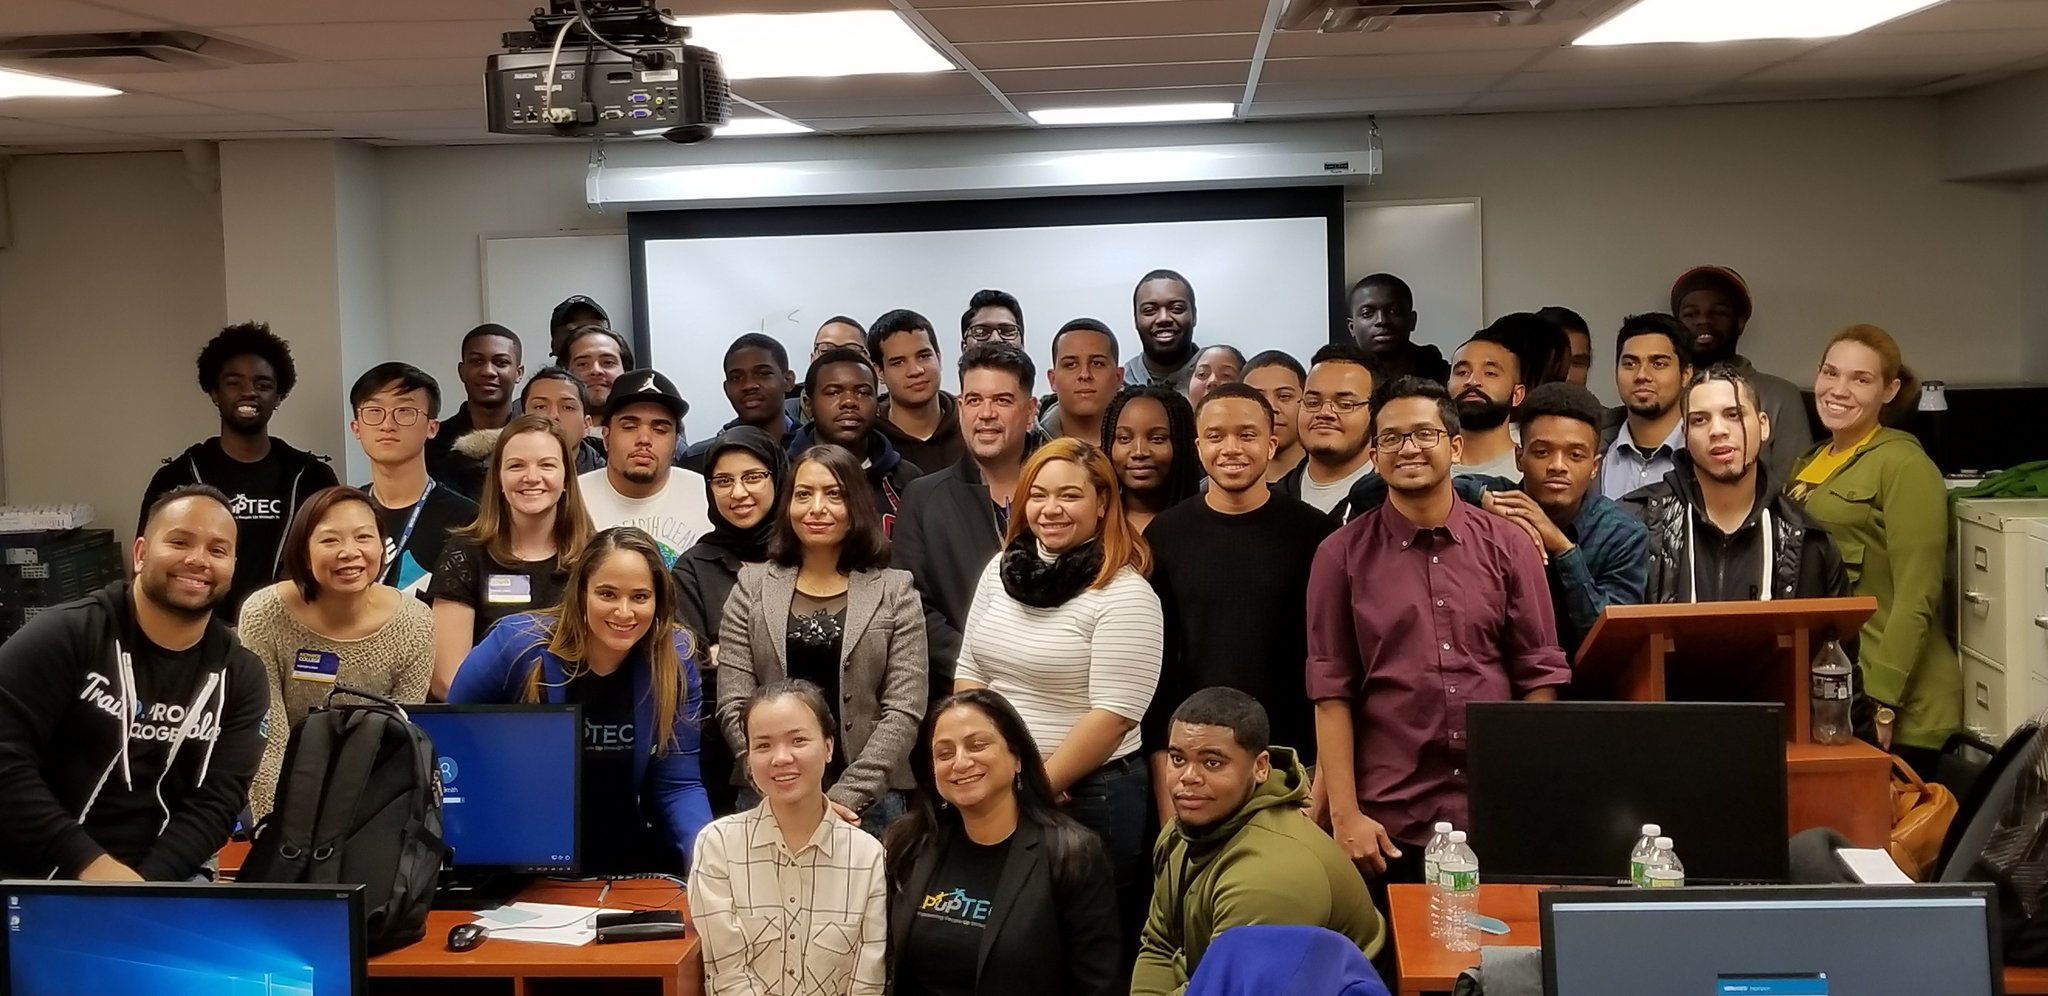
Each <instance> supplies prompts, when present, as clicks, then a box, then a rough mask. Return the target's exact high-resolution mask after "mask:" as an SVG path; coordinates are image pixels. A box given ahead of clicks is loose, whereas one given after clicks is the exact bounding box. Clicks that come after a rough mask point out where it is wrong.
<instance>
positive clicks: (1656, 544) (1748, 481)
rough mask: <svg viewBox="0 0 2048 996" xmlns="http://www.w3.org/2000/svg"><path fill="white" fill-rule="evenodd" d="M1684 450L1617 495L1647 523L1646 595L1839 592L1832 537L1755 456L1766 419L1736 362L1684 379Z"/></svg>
mask: <svg viewBox="0 0 2048 996" xmlns="http://www.w3.org/2000/svg"><path fill="white" fill-rule="evenodd" d="M1684 399H1685V400H1684V402H1683V406H1682V411H1683V412H1684V421H1685V453H1684V454H1683V455H1681V456H1680V457H1679V458H1678V460H1677V465H1676V466H1675V467H1673V468H1672V470H1671V472H1670V473H1668V474H1665V475H1664V480H1662V481H1660V482H1658V483H1656V484H1652V485H1650V486H1649V487H1647V488H1643V489H1642V490H1640V491H1637V492H1635V493H1633V494H1631V495H1629V496H1628V497H1627V498H1624V499H1622V507H1624V508H1626V509H1627V510H1628V511H1629V512H1630V513H1631V514H1633V515H1634V516H1635V517H1636V518H1637V519H1639V520H1641V521H1642V523H1643V524H1644V525H1645V526H1648V527H1649V529H1650V559H1649V563H1650V576H1649V581H1648V584H1647V587H1646V588H1645V591H1644V600H1645V601H1647V602H1652V603H1656V602H1745V601H1757V600H1770V599H1777V598H1829V597H1835V596H1841V595H1847V594H1849V578H1848V575H1847V573H1846V572H1845V571H1844V569H1843V567H1842V557H1841V554H1840V553H1839V552H1837V551H1836V550H1835V544H1834V542H1833V541H1832V540H1830V539H1829V538H1828V535H1827V533H1826V532H1825V531H1824V530H1822V529H1821V528H1820V527H1819V526H1818V525H1816V524H1814V523H1812V522H1810V521H1808V520H1807V518H1806V515H1805V513H1804V512H1802V511H1800V509H1799V506H1798V505H1796V504H1794V503H1793V502H1792V500H1791V499H1789V498H1786V497H1785V493H1784V491H1783V490H1782V489H1780V488H1779V487H1778V484H1777V482H1776V481H1774V480H1772V479H1771V476H1770V474H1769V473H1768V472H1767V471H1766V470H1765V468H1764V467H1763V466H1762V465H1761V463H1760V459H1759V458H1760V456H1761V454H1762V453H1763V450H1764V447H1765V446H1766V445H1768V444H1769V442H1770V437H1771V433H1772V431H1773V424H1772V422H1771V418H1770V416H1769V415H1768V414H1766V413H1765V412H1763V410H1762V409H1761V408H1760V407H1759V406H1758V403H1757V393H1756V389H1755V388H1753V387H1751V386H1750V383H1749V381H1748V379H1746V378H1745V377H1744V375H1743V373H1742V371H1741V370H1738V369H1736V368H1735V366H1734V365H1732V364H1727V363H1719V364H1715V365H1714V366H1711V367H1708V368H1707V369H1706V370H1704V371H1702V372H1701V373H1699V374H1697V375H1695V376H1694V377H1693V379H1692V380H1691V382H1690V383H1688V384H1687V385H1686V389H1685V394H1684Z"/></svg>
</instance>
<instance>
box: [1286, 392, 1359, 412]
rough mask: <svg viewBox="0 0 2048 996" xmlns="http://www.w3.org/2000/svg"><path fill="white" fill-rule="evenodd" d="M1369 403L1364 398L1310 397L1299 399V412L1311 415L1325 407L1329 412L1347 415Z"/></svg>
mask: <svg viewBox="0 0 2048 996" xmlns="http://www.w3.org/2000/svg"><path fill="white" fill-rule="evenodd" d="M1371 403H1372V402H1370V401H1367V400H1365V399H1364V398H1324V397H1319V396H1316V395H1310V396H1308V397H1305V398H1302V399H1301V410H1302V411H1305V412H1308V413H1309V414H1311V415H1313V414H1315V413H1316V412H1319V411H1322V410H1323V407H1324V406H1325V405H1327V406H1329V408H1330V410H1331V411H1334V412H1336V413H1337V414H1339V415H1349V414H1351V413H1352V412H1355V411H1357V410H1359V409H1360V408H1364V407H1365V406H1366V405H1369V404H1371Z"/></svg>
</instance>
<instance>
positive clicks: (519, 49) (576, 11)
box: [484, 0, 732, 144]
mask: <svg viewBox="0 0 2048 996" xmlns="http://www.w3.org/2000/svg"><path fill="white" fill-rule="evenodd" d="M531 23H532V24H533V30H531V31H509V32H506V33H505V36H504V44H505V48H506V49H507V51H505V52H504V53H502V54H499V55H494V56H491V59H490V63H489V65H488V67H487V68H486V69H485V72H484V87H485V99H486V103H487V105H488V107H489V113H490V118H489V121H490V130H491V132H492V133H494V134H498V135H553V136H562V137H568V138H583V137H588V136H606V135H655V134H658V135H660V136H662V137H663V138H666V139H668V140H669V141H671V142H680V143H683V144H689V143H692V142H701V141H703V140H705V139H707V138H710V137H711V134H712V130H713V129H714V128H716V127H718V126H719V125H722V124H724V123H726V121H727V120H728V119H729V118H730V117H731V115H732V90H731V88H730V87H729V86H728V85H727V83H726V79H725V70H724V68H723V67H722V66H721V65H720V64H719V61H718V53H716V52H713V51H711V50H710V49H706V48H700V47H698V46H696V45H690V44H686V41H687V39H688V38H689V29H687V28H685V27H682V26H681V25H678V24H676V23H674V21H673V20H672V19H671V18H670V16H669V14H668V12H667V11H665V10H656V9H655V8H654V7H653V6H651V5H650V4H649V3H648V2H647V0H552V7H551V8H549V9H539V8H536V9H535V10H534V12H533V17H532V18H531Z"/></svg>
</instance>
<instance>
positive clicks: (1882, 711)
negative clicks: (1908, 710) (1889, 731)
mask: <svg viewBox="0 0 2048 996" xmlns="http://www.w3.org/2000/svg"><path fill="white" fill-rule="evenodd" d="M1898 718H1899V714H1898V712H1896V711H1895V710H1893V709H1892V707H1891V706H1888V705H1881V706H1878V707H1877V725H1879V726H1890V725H1892V723H1893V722H1894V721H1895V720H1897V719H1898Z"/></svg>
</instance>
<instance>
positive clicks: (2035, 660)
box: [1955, 498, 2048, 740]
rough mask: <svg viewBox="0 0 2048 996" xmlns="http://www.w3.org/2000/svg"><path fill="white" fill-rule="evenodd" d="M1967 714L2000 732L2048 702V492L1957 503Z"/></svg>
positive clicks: (1995, 735) (1999, 735)
mask: <svg viewBox="0 0 2048 996" xmlns="http://www.w3.org/2000/svg"><path fill="white" fill-rule="evenodd" d="M1955 515H1956V547H1955V549H1956V606H1955V609H1956V623H1957V625H1956V628H1957V631H1958V632H1957V644H1958V647H1959V649H1960V650H1961V651H1962V654H1961V656H1962V665H1963V721H1964V722H1965V723H1966V724H1967V725H1969V726H1971V727H1973V728H1975V729H1977V730H1978V731H1980V732H1982V733H1984V734H1987V735H1988V736H1990V737H1991V738H1992V739H1993V740H2000V739H2003V738H2004V737H2005V735H2006V734H2007V733H2010V732H2012V729H2013V727H2015V726H2018V725H2019V724H2020V723H2021V722H2023V721H2024V720H2026V719H2028V718H2029V717H2032V716H2035V715H2038V714H2040V713H2041V712H2042V711H2043V710H2048V499H2033V498H1984V499H1966V500H1963V501H1958V502H1956V503H1955Z"/></svg>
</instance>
